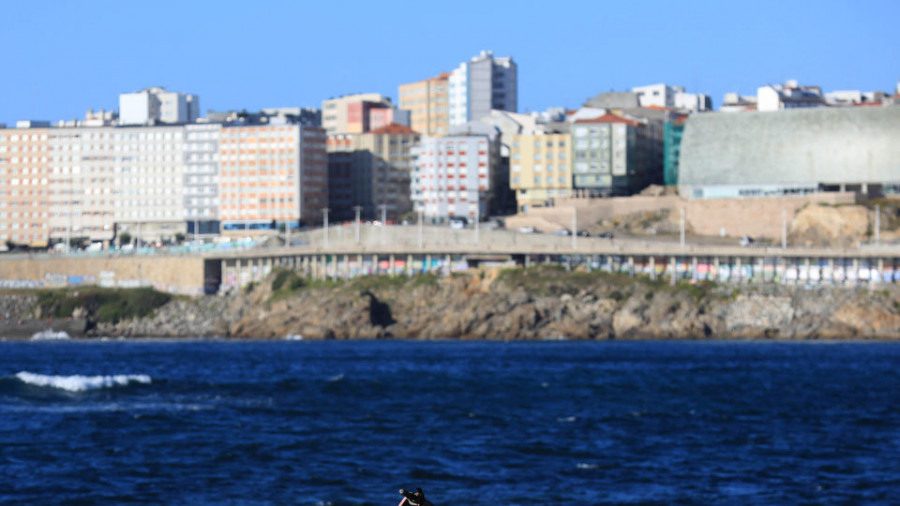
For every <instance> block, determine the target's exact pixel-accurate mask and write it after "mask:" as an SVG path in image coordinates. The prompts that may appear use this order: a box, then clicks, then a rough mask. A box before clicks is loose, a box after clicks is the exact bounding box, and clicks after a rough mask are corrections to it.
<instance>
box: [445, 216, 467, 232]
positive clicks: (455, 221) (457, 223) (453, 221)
mask: <svg viewBox="0 0 900 506" xmlns="http://www.w3.org/2000/svg"><path fill="white" fill-rule="evenodd" d="M468 224H469V220H467V219H466V218H465V217H463V216H454V217H452V218H450V228H455V229H462V228H466V226H467V225H468Z"/></svg>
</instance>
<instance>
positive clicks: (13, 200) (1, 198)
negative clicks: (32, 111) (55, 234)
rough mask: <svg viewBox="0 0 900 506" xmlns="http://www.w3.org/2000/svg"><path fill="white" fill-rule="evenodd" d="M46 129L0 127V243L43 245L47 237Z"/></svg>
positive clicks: (48, 232) (48, 167)
mask: <svg viewBox="0 0 900 506" xmlns="http://www.w3.org/2000/svg"><path fill="white" fill-rule="evenodd" d="M48 132H49V129H47V128H21V129H6V128H3V129H0V244H4V243H12V244H17V245H28V246H33V247H42V246H46V245H47V243H48V240H49V237H50V228H49V224H48V222H49V217H50V189H49V179H50V164H49V160H50V153H49V147H48V142H47V141H48V135H49V134H48Z"/></svg>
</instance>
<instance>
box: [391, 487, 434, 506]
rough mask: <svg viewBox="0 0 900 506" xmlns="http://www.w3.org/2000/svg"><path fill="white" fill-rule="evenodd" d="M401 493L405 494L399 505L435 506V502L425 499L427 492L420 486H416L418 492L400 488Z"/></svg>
mask: <svg viewBox="0 0 900 506" xmlns="http://www.w3.org/2000/svg"><path fill="white" fill-rule="evenodd" d="M400 495H402V496H403V500H401V501H400V504H399V505H398V506H434V503H433V502H431V501H429V500H428V499H425V492H422V489H421V488H420V487H416V492H415V493H412V492H407V491H406V490H403V489H402V488H401V489H400Z"/></svg>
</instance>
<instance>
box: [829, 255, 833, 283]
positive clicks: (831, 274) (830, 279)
mask: <svg viewBox="0 0 900 506" xmlns="http://www.w3.org/2000/svg"><path fill="white" fill-rule="evenodd" d="M828 272H829V276H828V282H829V283H831V284H834V258H829V259H828Z"/></svg>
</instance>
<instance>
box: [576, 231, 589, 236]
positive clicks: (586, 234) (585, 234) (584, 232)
mask: <svg viewBox="0 0 900 506" xmlns="http://www.w3.org/2000/svg"><path fill="white" fill-rule="evenodd" d="M590 236H591V233H590V232H588V231H587V230H579V231H578V237H590Z"/></svg>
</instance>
